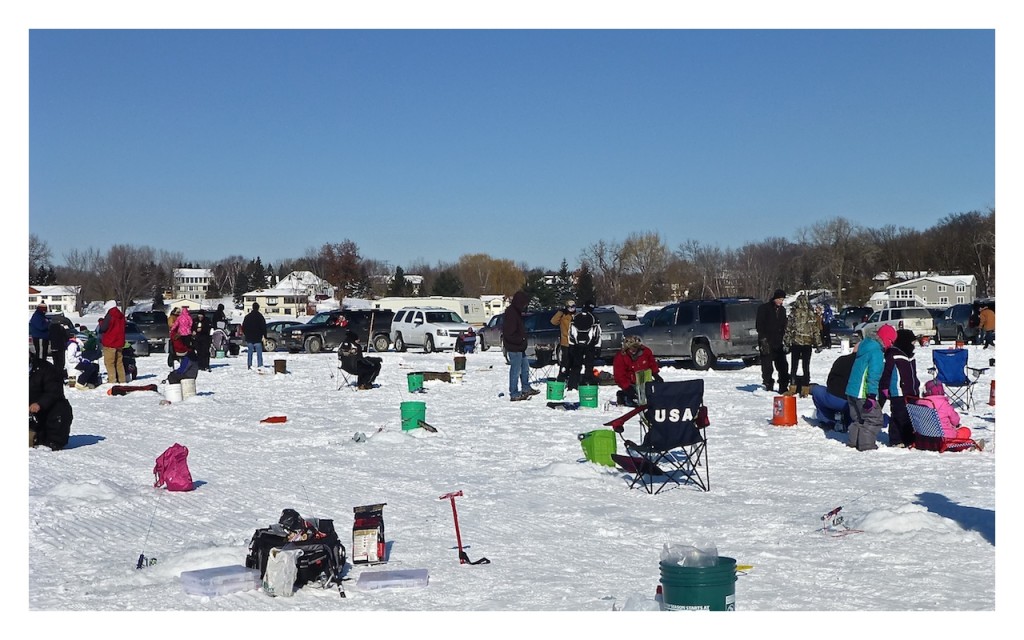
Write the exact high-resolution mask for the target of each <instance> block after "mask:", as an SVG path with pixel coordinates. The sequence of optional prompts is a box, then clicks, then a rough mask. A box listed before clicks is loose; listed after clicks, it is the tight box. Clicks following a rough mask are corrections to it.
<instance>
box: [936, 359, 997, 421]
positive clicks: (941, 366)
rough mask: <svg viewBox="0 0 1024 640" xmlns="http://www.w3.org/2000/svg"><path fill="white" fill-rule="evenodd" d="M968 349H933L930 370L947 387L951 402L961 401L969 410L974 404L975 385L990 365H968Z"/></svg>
mask: <svg viewBox="0 0 1024 640" xmlns="http://www.w3.org/2000/svg"><path fill="white" fill-rule="evenodd" d="M967 355H968V351H967V349H936V350H934V351H932V364H934V365H935V366H933V367H930V368H929V369H928V371H929V372H930V373H934V374H935V379H936V380H938V381H939V382H941V383H942V386H943V387H945V388H946V394H947V395H948V396H949V401H950V402H955V403H959V404H960V405H961V406H963V407H964V408H965V409H967V410H968V411H969V410H970V408H971V405H973V404H974V385H975V384H976V383H977V382H978V378H980V377H981V374H982V373H984V372H985V371H988V367H983V368H980V369H979V368H975V367H968V366H967Z"/></svg>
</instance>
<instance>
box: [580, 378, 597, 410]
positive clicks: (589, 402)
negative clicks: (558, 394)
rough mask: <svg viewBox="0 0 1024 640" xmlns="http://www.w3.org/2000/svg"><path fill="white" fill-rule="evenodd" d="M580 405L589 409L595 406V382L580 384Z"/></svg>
mask: <svg viewBox="0 0 1024 640" xmlns="http://www.w3.org/2000/svg"><path fill="white" fill-rule="evenodd" d="M580 406H581V407H589V408H591V409H596V408H597V385H596V384H581V385H580Z"/></svg>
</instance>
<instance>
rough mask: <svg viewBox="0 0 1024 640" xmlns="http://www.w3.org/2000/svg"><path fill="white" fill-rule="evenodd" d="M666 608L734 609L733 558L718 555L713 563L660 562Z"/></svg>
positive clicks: (671, 609) (734, 573)
mask: <svg viewBox="0 0 1024 640" xmlns="http://www.w3.org/2000/svg"><path fill="white" fill-rule="evenodd" d="M660 566H661V587H662V597H663V598H664V602H665V610H666V611H735V610H736V559H735V558H727V557H725V556H718V561H717V563H716V564H715V565H714V566H712V567H684V566H681V565H678V564H676V563H674V562H661V563H660Z"/></svg>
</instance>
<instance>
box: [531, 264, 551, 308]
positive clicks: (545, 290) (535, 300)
mask: <svg viewBox="0 0 1024 640" xmlns="http://www.w3.org/2000/svg"><path fill="white" fill-rule="evenodd" d="M545 276H546V274H545V273H544V271H542V270H540V269H531V270H530V271H528V272H527V273H526V284H525V285H524V286H523V291H525V292H526V293H527V294H529V296H530V309H544V308H547V307H555V306H558V290H557V289H556V288H555V287H554V286H552V285H549V284H548V283H547V282H546V277H545Z"/></svg>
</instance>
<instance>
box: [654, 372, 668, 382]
mask: <svg viewBox="0 0 1024 640" xmlns="http://www.w3.org/2000/svg"><path fill="white" fill-rule="evenodd" d="M651 379H652V380H654V381H655V382H665V380H664V379H663V378H662V377H661V374H660V373H656V374H654V375H653V376H651Z"/></svg>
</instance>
